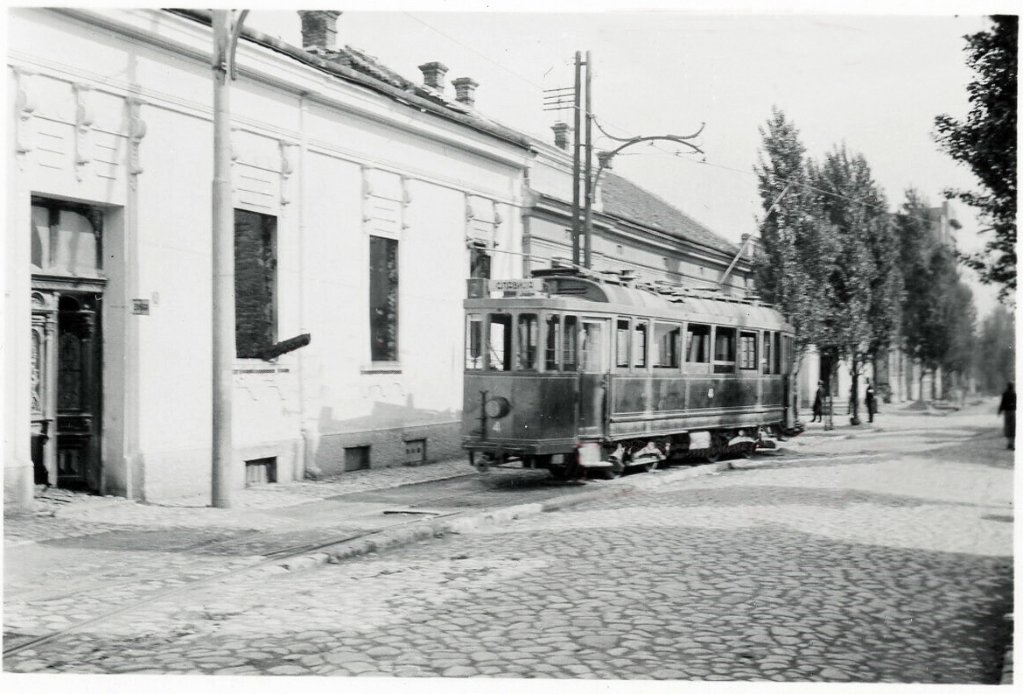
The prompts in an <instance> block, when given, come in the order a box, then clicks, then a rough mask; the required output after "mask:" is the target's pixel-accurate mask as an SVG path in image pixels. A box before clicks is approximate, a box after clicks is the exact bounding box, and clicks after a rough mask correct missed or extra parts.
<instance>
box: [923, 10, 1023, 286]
mask: <svg viewBox="0 0 1023 694" xmlns="http://www.w3.org/2000/svg"><path fill="white" fill-rule="evenodd" d="M991 20H992V22H993V26H992V28H991V30H990V31H981V32H978V33H976V34H972V35H969V36H964V37H963V38H965V39H966V44H967V45H966V51H967V52H968V56H967V64H968V65H969V66H970V68H971V69H972V70H973V71H974V73H975V77H974V79H973V81H971V82H970V84H969V86H968V87H967V91H968V92H969V98H970V104H971V110H970V112H969V114H968V115H967V117H966V120H965V121H958V120H956V119H954V118H952V117H951V116H949V115H947V114H942V115H940V116H938V117H937V118H935V126H936V127H937V132H936V133H935V139H936V140H937V142H938V144H939V145H940V146H941V148H942V149H943V150H944V151H945V152H946V153H948V154H949V155H950V156H951V157H952V158H953V159H955V160H956V161H957V162H960V163H963V164H966V165H968V166H969V167H970V169H971V170H972V171H973V173H974V175H976V177H977V179H978V180H979V181H980V184H981V186H982V187H983V188H984V189H985V192H983V193H976V192H970V191H963V190H949V191H947V192H946V195H947V196H948V197H950V198H952V197H955V198H959V199H960V200H962V201H963V202H965V203H966V204H967V205H970V206H971V207H976V208H978V209H979V210H980V213H981V219H982V220H983V222H984V223H985V224H987V225H988V226H987V227H986V228H985V229H983V230H982V232H984V233H987V232H993V234H994V235H993V238H991V239H990V240H989V241H988V242H987V244H986V246H985V249H984V252H982V253H978V254H974V255H968V256H963V261H964V262H965V263H966V264H967V265H968V266H970V267H972V268H974V269H975V270H977V271H978V273H979V274H980V278H981V281H983V282H985V283H989V284H990V283H997V284H1001V285H1002V287H1001V291H1000V293H999V296H1000V298H1001V299H1002V300H1003V301H1004V300H1006V299H1008V298H1009V297H1011V295H1012V294H1013V293H1014V292H1015V290H1016V95H1017V86H1016V71H1017V61H1018V58H1017V46H1018V39H1019V18H1018V17H1016V16H994V17H991Z"/></svg>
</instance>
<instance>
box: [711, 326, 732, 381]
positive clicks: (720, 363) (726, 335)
mask: <svg viewBox="0 0 1023 694" xmlns="http://www.w3.org/2000/svg"><path fill="white" fill-rule="evenodd" d="M734 370H735V328H718V329H717V330H715V331H714V373H732V372H733V371H734Z"/></svg>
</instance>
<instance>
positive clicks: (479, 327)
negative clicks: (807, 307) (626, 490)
mask: <svg viewBox="0 0 1023 694" xmlns="http://www.w3.org/2000/svg"><path fill="white" fill-rule="evenodd" d="M463 305H464V308H465V372H464V373H465V378H464V392H463V408H462V413H463V414H462V417H463V419H462V444H463V448H464V449H466V450H467V451H468V454H469V461H470V463H471V464H472V465H474V466H475V467H476V468H477V470H479V471H481V472H483V471H486V470H488V469H489V468H490V467H491V466H516V467H517V466H521V467H525V468H546V469H549V470H550V471H551V474H552V475H553V476H554V477H556V478H559V479H567V478H569V477H577V476H581V475H582V474H583V473H589V474H594V475H595V476H601V477H606V478H613V477H617V476H618V475H620V474H622V473H623V472H624V471H625V470H626V469H627V468H630V467H633V466H637V467H640V468H641V469H644V470H650V469H653V468H655V467H657V466H658V465H663V464H668V463H671V462H678V461H683V460H685V459H693V458H696V459H703V460H709V461H715V460H717V459H718V458H719V457H720V456H722V455H731V454H736V455H745V456H748V455H750V454H752V452H753V451H754V450H756V449H757V448H758V447H772V445H773V439H774V438H780V437H784V436H791V435H794V434H797V433H799V431H800V430H801V429H800V427H799V425H798V424H797V423H796V422H795V416H794V412H792V409H791V407H790V403H791V398H790V395H789V393H790V388H791V386H790V373H789V368H788V366H787V365H788V364H789V363H790V361H791V358H790V357H791V351H792V337H793V329H792V326H791V325H789V324H788V323H786V321H785V319H784V317H783V316H782V315H781V314H780V313H779V312H778V311H776V310H774V309H773V308H771V307H770V306H767V305H765V304H763V303H761V302H759V301H757V300H754V299H737V298H731V297H726V296H722V295H717V294H715V293H714V292H709V291H700V290H695V289H684V288H682V287H678V286H671V285H668V284H667V283H657V284H652V285H651V284H639V283H637V282H636V281H635V278H634V277H632V276H631V275H630V274H629V273H628V272H623V273H617V272H614V273H612V272H605V273H595V272H591V271H584V270H579V269H572V268H569V269H566V268H557V267H554V268H550V269H544V270H536V271H534V272H533V276H532V277H530V278H526V279H517V280H486V279H470V280H468V298H467V299H466V300H465V301H464V304H463Z"/></svg>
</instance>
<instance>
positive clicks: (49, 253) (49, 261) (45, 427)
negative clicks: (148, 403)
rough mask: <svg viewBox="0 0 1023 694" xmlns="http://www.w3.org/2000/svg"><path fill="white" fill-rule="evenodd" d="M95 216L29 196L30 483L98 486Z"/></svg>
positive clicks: (101, 281) (98, 232) (100, 283)
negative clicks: (30, 215)
mask: <svg viewBox="0 0 1023 694" xmlns="http://www.w3.org/2000/svg"><path fill="white" fill-rule="evenodd" d="M102 219H103V218H102V214H101V213H100V212H99V211H98V210H97V209H96V208H94V207H88V206H84V205H78V204H74V203H67V202H63V201H53V200H44V199H37V198H33V200H32V244H33V248H32V266H33V267H32V373H31V384H32V387H31V393H32V462H33V466H34V468H35V481H36V483H37V484H47V485H52V486H60V487H67V488H70V489H82V490H88V491H100V485H101V479H102V475H101V473H102V450H101V446H100V443H101V439H102V431H101V422H102V404H103V403H102V392H103V379H102V366H103V358H102V356H103V355H102V335H101V333H100V326H101V321H100V318H101V314H102V299H103V288H104V285H105V284H106V280H105V278H104V277H103V276H102V270H101V265H100V261H101V258H102V256H101V243H100V242H101V240H102Z"/></svg>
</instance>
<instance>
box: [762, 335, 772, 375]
mask: <svg viewBox="0 0 1023 694" xmlns="http://www.w3.org/2000/svg"><path fill="white" fill-rule="evenodd" d="M772 334H773V333H771V332H769V331H765V332H764V373H765V374H769V373H771V365H772V364H773V361H772V359H773V357H772V354H773V352H772V349H771V346H772V345H771V341H772V340H773V337H772Z"/></svg>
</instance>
